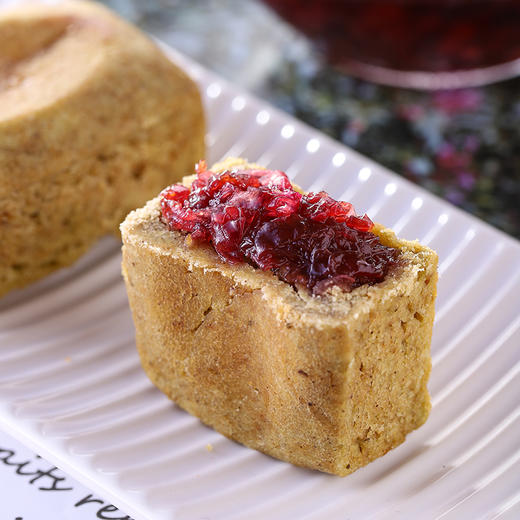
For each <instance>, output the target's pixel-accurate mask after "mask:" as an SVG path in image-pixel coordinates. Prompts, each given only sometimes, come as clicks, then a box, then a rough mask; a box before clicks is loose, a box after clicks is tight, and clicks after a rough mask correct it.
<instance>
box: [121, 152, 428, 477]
mask: <svg viewBox="0 0 520 520" xmlns="http://www.w3.org/2000/svg"><path fill="white" fill-rule="evenodd" d="M237 164H240V165H241V166H242V167H243V166H244V164H246V163H244V161H243V160H235V159H232V160H228V161H227V162H225V163H222V164H220V165H216V166H214V167H213V168H212V169H213V170H214V171H217V170H218V169H221V168H222V169H223V168H226V167H229V166H233V165H237ZM159 215H160V206H159V198H156V199H154V200H152V201H150V202H149V203H148V204H147V205H146V206H145V207H144V208H141V209H139V210H136V211H134V212H132V213H130V215H129V216H128V217H127V219H126V220H125V222H124V223H123V224H122V226H121V231H122V236H123V244H124V245H123V275H124V277H125V281H126V284H127V290H128V296H129V301H130V306H131V309H132V313H133V318H134V323H135V327H136V340H137V347H138V350H139V354H140V356H141V360H142V364H143V367H144V369H145V371H146V373H147V374H148V376H149V377H150V379H151V380H152V381H153V382H154V384H156V385H157V386H158V387H159V388H160V389H161V390H162V391H163V392H164V393H165V394H166V395H168V396H169V397H170V398H171V399H173V400H174V401H175V402H176V403H177V404H179V405H180V406H181V407H182V408H184V409H185V410H187V411H188V412H190V413H191V414H193V415H196V416H197V417H199V418H200V419H201V420H202V421H203V422H204V423H206V424H208V425H210V426H212V427H213V428H215V429H216V430H218V431H219V432H221V433H223V434H224V435H226V436H228V437H230V438H231V439H234V440H236V441H238V442H240V443H242V444H245V445H246V446H249V447H252V448H255V449H257V450H260V451H263V452H264V453H267V454H269V455H272V456H274V457H277V458H279V459H282V460H286V461H289V462H292V463H293V464H297V465H300V466H305V467H309V468H313V469H318V470H321V471H325V472H329V473H334V474H337V475H347V474H349V473H351V472H352V471H355V470H356V469H358V468H359V467H361V466H363V465H365V464H367V463H368V462H370V461H372V460H374V459H375V458H377V457H379V456H381V455H383V454H385V453H386V452H387V451H388V450H390V449H392V448H394V447H395V446H397V445H398V444H400V443H401V442H403V441H404V439H405V437H406V435H407V434H408V433H409V432H411V431H412V430H414V429H415V428H417V427H419V426H420V425H421V424H423V423H424V421H425V420H426V418H427V416H428V412H429V410H430V400H429V395H428V391H427V386H426V385H427V381H428V376H429V373H430V366H431V361H430V341H431V333H432V325H433V317H434V300H435V295H436V282H437V255H436V253H435V252H433V251H432V250H430V249H428V248H426V247H424V246H421V245H420V244H419V243H417V242H409V241H404V240H400V239H398V238H396V236H395V235H394V233H393V232H392V231H390V230H388V229H385V228H383V227H382V226H376V228H375V232H376V233H377V234H378V235H379V236H380V237H381V241H382V242H383V243H385V244H387V245H390V246H392V247H398V248H399V249H400V250H401V252H402V253H401V256H402V258H403V260H404V261H403V266H402V267H401V268H400V269H399V270H398V271H396V272H395V273H393V274H391V275H388V276H387V278H386V279H385V281H384V282H382V283H380V284H377V285H374V286H362V287H359V288H357V289H354V290H353V291H351V292H349V293H346V292H342V291H341V290H339V289H337V288H336V289H334V290H332V291H330V292H329V293H327V294H326V295H324V296H321V297H313V296H311V295H310V294H309V293H308V292H307V291H306V290H303V289H302V290H298V291H297V290H295V289H293V287H292V286H290V285H288V284H286V283H284V282H282V281H281V280H279V279H278V278H277V277H276V276H274V275H273V274H272V273H271V272H264V271H261V270H258V269H254V268H253V267H251V266H250V265H247V264H241V265H229V264H226V263H223V262H222V261H221V260H219V258H218V257H217V255H216V253H215V251H214V250H213V248H212V247H211V246H209V245H201V244H197V245H193V244H190V243H189V241H187V240H186V238H185V236H184V235H183V234H182V233H180V232H176V231H170V230H169V229H168V228H167V226H166V225H165V224H163V223H162V222H161V220H160V218H159Z"/></svg>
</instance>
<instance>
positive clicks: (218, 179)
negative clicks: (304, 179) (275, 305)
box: [161, 161, 399, 295]
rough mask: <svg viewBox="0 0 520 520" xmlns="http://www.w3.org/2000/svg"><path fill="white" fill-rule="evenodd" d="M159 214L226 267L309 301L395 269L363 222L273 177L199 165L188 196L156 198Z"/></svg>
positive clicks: (179, 192)
mask: <svg viewBox="0 0 520 520" xmlns="http://www.w3.org/2000/svg"><path fill="white" fill-rule="evenodd" d="M161 213H162V219H163V222H164V223H166V224H167V225H168V226H169V227H170V229H176V230H179V231H184V232H186V233H189V234H190V235H191V238H192V240H194V241H200V242H210V243H211V244H212V245H213V247H214V248H215V251H216V252H217V254H218V255H219V257H220V258H221V259H222V260H224V261H225V262H228V263H231V264H235V263H237V262H247V263H249V264H251V265H252V266H254V267H257V268H260V269H263V270H264V271H267V270H271V271H273V273H275V274H276V275H277V276H278V277H279V278H280V279H281V280H283V281H285V282H287V283H289V284H291V285H293V286H302V285H303V286H306V287H308V288H309V289H310V290H311V292H312V293H313V294H315V295H316V294H322V293H323V292H325V291H326V290H327V289H328V288H330V287H331V286H334V285H337V286H339V287H341V288H342V289H343V290H346V291H350V290H351V289H354V288H356V287H359V286H360V285H364V284H375V283H378V282H381V281H383V280H384V279H385V276H386V275H387V273H388V271H389V270H390V269H391V268H392V266H394V265H396V264H397V263H398V256H399V251H398V250H397V249H394V248H391V247H387V246H384V245H383V244H381V242H380V240H379V237H378V236H377V235H375V234H374V233H372V232H371V229H372V227H373V223H372V221H371V220H370V219H369V218H368V217H367V216H366V215H364V216H362V217H360V216H358V215H356V212H355V211H354V208H353V207H352V205H351V204H349V203H348V202H342V201H336V200H334V199H333V198H332V197H330V196H329V195H328V194H327V193H325V192H323V191H322V192H319V193H308V194H306V195H302V194H301V193H299V192H297V191H295V190H294V188H293V187H292V185H291V182H290V181H289V179H288V177H287V175H286V174H285V173H283V172H281V171H278V170H241V169H233V170H228V171H224V172H220V173H214V172H211V171H209V170H207V168H206V164H205V162H204V161H201V162H200V163H199V164H198V166H197V175H196V177H195V180H194V181H193V183H192V185H191V188H188V187H185V186H183V185H181V184H174V185H172V186H169V187H168V188H166V189H165V190H163V191H162V192H161Z"/></svg>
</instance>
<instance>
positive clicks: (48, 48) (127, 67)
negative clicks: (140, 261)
mask: <svg viewBox="0 0 520 520" xmlns="http://www.w3.org/2000/svg"><path fill="white" fill-rule="evenodd" d="M0 143H1V144H0V243H1V244H2V247H1V248H0V296H1V295H2V294H4V293H6V292H7V291H9V290H10V289H13V288H16V287H21V286H23V285H26V284H27V283H29V282H31V281H33V280H36V279H37V278H40V277H41V276H44V275H46V274H48V273H49V272H51V271H53V270H55V269H57V268H59V267H62V266H65V265H69V264H71V263H72V262H74V261H75V260H76V259H77V258H78V257H79V256H80V255H81V254H82V253H84V252H85V251H86V249H87V248H88V247H89V246H90V245H91V244H92V243H93V242H94V241H95V240H97V239H98V238H99V237H100V236H102V235H105V234H107V233H118V226H119V223H120V222H121V221H122V220H123V218H124V217H125V215H126V214H127V213H128V212H129V211H130V210H132V209H134V208H136V207H138V206H140V205H142V204H144V202H146V200H148V199H150V198H151V197H153V196H154V195H155V194H156V193H157V192H158V191H159V190H160V189H161V188H163V187H164V186H165V185H167V184H170V183H172V182H175V181H177V180H179V179H180V178H181V177H182V175H183V173H184V172H186V171H189V170H191V169H192V168H193V164H194V163H195V162H196V161H197V160H198V158H199V157H201V156H202V155H204V117H203V110H202V104H201V100H200V95H199V93H198V91H197V87H196V85H195V84H194V82H193V81H192V80H191V79H190V78H189V77H188V76H187V75H186V74H185V73H184V72H183V71H181V70H180V69H179V68H178V67H176V66H175V65H174V64H172V63H171V62H170V60H168V58H166V57H165V56H164V54H163V53H162V52H161V51H160V50H159V49H158V48H157V46H156V45H155V44H154V43H153V42H152V41H151V40H149V39H148V38H147V37H146V36H145V35H144V34H143V33H141V32H140V31H139V30H138V29H136V28H135V27H132V26H130V25H129V24H127V23H126V22H124V21H123V20H121V19H119V18H118V17H116V16H115V15H114V14H113V13H111V12H110V11H109V10H107V9H105V8H104V7H102V6H101V5H99V4H96V3H88V2H62V3H57V4H53V5H42V4H32V5H27V6H21V7H18V8H16V9H14V10H8V11H2V13H0Z"/></svg>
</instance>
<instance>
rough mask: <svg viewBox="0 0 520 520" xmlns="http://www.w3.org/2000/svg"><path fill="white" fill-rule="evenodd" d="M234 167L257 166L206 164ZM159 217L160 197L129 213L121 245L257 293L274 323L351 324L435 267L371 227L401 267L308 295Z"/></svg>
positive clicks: (426, 254) (416, 250) (418, 249)
mask: <svg viewBox="0 0 520 520" xmlns="http://www.w3.org/2000/svg"><path fill="white" fill-rule="evenodd" d="M238 167H239V168H241V169H244V168H259V166H258V165H256V164H252V163H248V162H247V161H246V160H245V159H238V158H228V159H226V160H225V161H223V162H221V163H217V164H215V165H214V166H212V167H211V170H212V171H215V172H219V171H223V170H225V169H232V168H238ZM192 180H193V176H189V177H185V178H184V180H183V182H184V184H185V185H190V184H191V182H192ZM160 214H161V212H160V197H156V198H154V199H152V200H151V201H149V202H148V203H147V204H146V205H145V206H144V207H142V208H140V209H137V210H135V211H133V212H131V213H130V214H129V215H128V216H127V218H126V220H125V221H124V222H123V224H122V225H121V232H122V234H123V237H124V241H125V242H134V243H137V244H139V245H140V246H143V247H146V248H149V249H150V250H152V251H153V252H155V253H156V254H158V255H170V256H174V257H176V258H178V259H181V260H183V261H184V262H185V263H186V265H187V268H188V270H194V269H197V268H198V269H202V270H203V271H204V272H206V271H217V272H219V273H220V274H222V275H223V276H224V277H227V278H230V279H232V280H233V282H234V284H235V285H236V286H243V287H247V288H248V290H259V291H261V292H262V294H263V296H264V297H265V298H266V299H268V300H269V301H271V302H272V303H273V304H274V305H275V308H276V309H277V315H278V317H279V319H281V320H284V321H287V322H291V323H293V324H296V325H297V324H302V325H307V326H308V325H311V326H314V327H317V328H321V327H330V326H341V325H342V324H343V323H344V322H345V319H346V318H347V317H348V319H349V320H352V319H354V320H356V319H358V318H359V317H360V316H361V315H365V314H366V313H369V312H370V311H371V310H372V309H374V308H375V306H376V304H377V303H380V302H381V301H385V300H386V299H388V298H393V297H394V296H396V295H405V294H407V293H411V292H412V291H413V286H414V284H415V283H416V280H417V278H418V276H419V275H420V273H424V272H426V271H432V275H433V271H434V270H435V268H436V264H437V254H436V253H435V252H434V251H433V250H431V249H429V248H427V247H425V246H423V245H421V244H419V242H417V241H407V240H401V239H399V238H397V237H396V236H395V234H394V232H393V231H391V230H390V229H386V228H384V227H383V226H381V225H379V224H375V225H374V229H373V230H372V231H373V232H374V233H375V234H377V235H378V236H379V237H380V240H381V242H382V243H383V244H384V245H387V246H390V247H394V248H397V249H399V250H400V251H401V259H402V265H401V266H400V267H399V268H397V269H396V270H395V272H393V273H390V274H389V275H388V276H387V277H386V279H385V280H384V281H383V282H381V283H379V284H376V285H363V286H361V287H358V288H356V289H353V290H352V291H350V292H345V291H342V290H341V289H339V288H338V287H333V288H331V289H330V290H329V291H327V292H326V293H325V294H324V295H323V296H312V295H311V294H310V293H309V291H308V290H307V289H303V288H302V289H298V290H296V289H294V288H293V287H292V286H291V285H289V284H287V283H285V282H283V281H281V280H280V279H278V277H277V276H276V275H274V274H273V273H272V272H270V271H262V270H260V269H256V268H254V267H252V266H250V265H249V264H246V263H240V264H234V265H230V264H227V263H225V262H223V261H222V260H220V259H219V257H218V256H217V254H216V252H215V251H214V249H213V247H212V246H211V245H208V244H199V243H197V244H193V243H191V242H190V240H189V237H186V235H184V234H183V233H181V232H179V231H175V230H174V231H172V230H170V229H169V228H168V226H167V225H166V224H164V223H163V222H162V220H161V218H160ZM432 267H433V270H432Z"/></svg>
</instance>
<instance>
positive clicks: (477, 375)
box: [0, 47, 520, 520]
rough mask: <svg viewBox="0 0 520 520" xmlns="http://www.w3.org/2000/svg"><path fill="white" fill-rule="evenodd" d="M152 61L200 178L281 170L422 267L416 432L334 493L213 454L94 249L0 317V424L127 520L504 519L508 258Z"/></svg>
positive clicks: (507, 251)
mask: <svg viewBox="0 0 520 520" xmlns="http://www.w3.org/2000/svg"><path fill="white" fill-rule="evenodd" d="M164 49H165V51H166V52H167V53H168V54H169V56H171V58H172V60H173V61H174V62H176V63H178V64H179V65H180V66H182V67H183V68H184V69H185V70H186V71H187V72H188V73H189V74H190V75H191V76H192V77H193V78H194V79H195V80H196V81H197V82H198V84H199V86H200V90H201V93H202V94H203V98H204V103H205V106H206V111H207V117H208V123H209V130H208V134H207V144H208V150H209V157H208V162H209V163H212V162H214V161H216V160H218V159H220V158H222V157H224V156H228V155H235V156H243V157H246V158H248V159H249V160H251V161H255V162H258V163H260V164H263V165H265V166H267V167H273V168H276V169H281V170H285V171H287V173H288V174H289V175H290V176H291V178H292V179H293V180H294V181H295V182H296V183H298V184H299V185H300V186H302V187H303V188H304V189H306V190H309V191H318V190H322V189H323V190H326V191H328V192H329V193H331V194H332V195H333V196H334V197H336V198H340V199H344V200H348V201H351V202H353V203H354V205H355V207H356V208H357V210H358V211H359V212H367V213H368V214H369V215H370V217H371V218H372V219H373V220H376V221H378V222H381V223H383V224H384V225H386V226H388V227H391V228H393V229H394V230H395V231H396V232H397V233H398V234H399V235H400V236H402V237H403V238H408V239H416V238H417V239H419V240H420V241H421V242H422V243H424V244H426V245H428V246H430V247H432V248H433V249H435V250H436V251H437V252H438V253H439V257H440V269H439V271H440V281H439V295H438V301H437V316H436V322H435V327H434V337H433V344H432V357H433V371H432V376H431V380H430V385H429V386H430V391H431V394H432V401H433V409H432V413H431V416H430V418H429V420H428V422H427V423H426V424H425V425H424V426H423V427H422V428H420V429H419V430H418V431H416V432H414V433H413V434H411V435H409V437H408V439H407V440H406V442H405V443H404V444H403V445H402V446H400V447H398V448H397V449H395V450H393V451H392V452H390V453H389V454H387V455H386V456H384V457H382V458H380V459H378V460H377V461H375V462H373V463H372V464H370V465H368V466H367V467H365V468H363V469H361V470H359V471H357V472H356V473H354V474H352V475H350V476H349V477H347V478H344V479H341V478H338V477H333V476H329V475H324V474H321V473H317V472H312V471H307V470H304V469H301V468H296V467H294V466H291V465H289V464H286V463H283V462H280V461H277V460H274V459H272V458H270V457H268V456H266V455H263V454H261V453H258V452H256V451H253V450H249V449H247V448H244V447H242V446H240V445H238V444H236V443H234V442H232V441H230V440H228V439H226V438H224V437H223V436H221V435H219V434H218V433H216V432H214V431H213V430H211V429H209V428H206V427H205V426H203V425H202V424H201V423H200V422H199V421H198V420H197V419H195V418H194V417H191V416H190V415H188V414H186V413H185V412H183V411H182V410H180V409H179V408H177V407H176V406H175V405H174V404H173V403H171V402H170V401H169V400H168V399H167V398H166V397H164V396H163V395H162V394H161V393H160V392H159V391H158V390H156V389H155V388H154V387H153V386H152V385H151V383H150V382H149V381H148V380H147V378H146V377H145V376H144V373H143V372H142V370H141V368H140V365H139V360H138V356H137V354H136V351H135V344H134V337H133V334H134V331H133V325H132V321H131V316H130V312H129V309H128V305H127V300H126V293H125V289H124V285H123V281H122V279H121V276H120V251H119V250H120V245H119V243H116V242H115V241H114V240H113V239H104V240H102V241H101V242H100V243H99V244H98V245H97V246H96V247H94V248H93V249H92V250H91V251H90V252H89V254H87V255H86V256H85V257H84V258H82V259H81V260H80V261H79V262H78V263H77V264H76V265H75V266H73V267H72V268H70V269H65V270H62V271H60V272H58V273H56V274H54V275H52V276H50V277H48V278H46V279H45V280H43V281H41V282H39V283H37V284H35V285H33V286H31V287H29V288H27V289H25V290H22V291H18V292H15V293H12V294H10V295H8V296H7V297H6V298H4V299H3V300H1V301H0V425H1V426H2V427H3V428H5V429H6V430H7V431H8V432H9V433H11V434H13V435H14V436H16V437H17V438H18V439H20V440H21V441H23V442H24V443H26V444H27V445H28V446H30V447H31V448H32V449H34V450H35V451H37V452H38V453H40V454H41V455H42V456H44V457H46V458H48V459H49V460H50V461H52V462H53V463H55V464H56V465H57V466H59V467H61V468H62V469H63V470H65V471H66V472H68V473H70V474H71V475H72V476H74V477H75V478H77V479H78V480H80V481H81V482H83V483H84V484H85V485H87V486H88V487H90V488H91V489H92V490H94V491H95V492H97V493H99V494H100V495H102V496H103V497H105V498H107V499H109V500H111V501H112V502H113V503H115V504H116V505H117V506H118V507H120V508H121V509H122V510H125V511H126V512H128V514H130V515H131V516H132V517H133V518H135V520H144V519H148V520H152V519H153V520H162V519H171V518H176V519H186V520H195V519H203V518H204V519H211V520H217V519H226V520H228V519H238V518H247V519H264V518H270V519H292V518H298V519H305V520H311V519H320V518H327V519H335V518H338V519H339V518H342V519H343V518H346V517H348V518H352V519H354V518H367V517H370V518H387V517H388V518H394V517H395V516H396V515H398V516H399V517H400V518H419V517H420V518H437V517H439V516H442V515H444V516H443V518H478V517H483V516H485V517H489V518H498V517H500V518H519V517H520V492H519V482H520V470H519V460H520V406H519V404H518V395H520V377H519V371H520V362H519V361H520V354H519V350H518V344H519V341H520V333H519V330H520V296H519V295H520V246H519V244H518V242H516V241H515V240H513V239H512V238H510V237H508V236H506V235H504V234H503V233H501V232H499V231H497V230H495V229H493V228H491V227H490V226H489V225H487V224H485V223H483V222H481V221H479V220H477V219H476V218H474V217H472V216H470V215H467V214H465V213H463V212H461V211H460V210H458V209H456V208H455V207H453V206H451V205H449V204H447V203H445V202H443V201H442V200H440V199H438V198H436V197H434V196H432V195H430V194H428V193H427V192H425V191H423V190H421V189H420V188H418V187H416V186H414V185H412V184H411V183H409V182H407V181H405V180H403V179H402V178H400V177H398V176H397V175H395V174H393V173H392V172H390V171H388V170H386V169H385V168H383V167H381V166H380V165H378V164H376V163H374V162H373V161H370V160H369V159H367V158H366V157H363V156H361V155H359V154H357V153H356V152H354V151H352V150H350V149H348V148H346V147H345V146H342V145H341V144H339V143H337V142H335V141H333V140H331V139H330V138H328V137H326V136H324V135H322V134H320V133H319V132H316V131H315V130H312V129H311V128H309V127H307V126H305V125H303V124H302V123H300V122H298V121H297V120H295V119H293V118H291V117H289V116H287V115H286V114H284V113H282V112H280V111H278V110H276V109H275V108H273V107H271V106H269V105H267V104H266V103H264V102H262V101H260V100H258V99H256V98H254V97H252V96H250V95H249V94H247V93H246V92H243V91H242V90H240V89H238V88H236V87H235V86H233V85H232V84H230V83H228V82H226V81H225V80H223V79H221V78H219V77H217V76H215V75H214V74H212V73H211V72H209V71H207V70H205V69H203V68H202V67H201V66H199V65H197V64H195V63H193V62H192V61H190V60H189V59H188V58H186V57H184V56H182V55H180V54H179V53H177V52H175V51H173V50H171V49H168V48H167V47H164Z"/></svg>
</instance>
